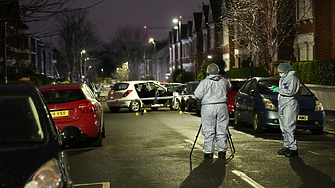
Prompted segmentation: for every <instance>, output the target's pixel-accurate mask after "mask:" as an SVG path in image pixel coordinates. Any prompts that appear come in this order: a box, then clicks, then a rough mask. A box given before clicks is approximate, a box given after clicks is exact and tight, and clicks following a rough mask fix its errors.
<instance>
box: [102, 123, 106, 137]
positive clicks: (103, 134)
mask: <svg viewBox="0 0 335 188" xmlns="http://www.w3.org/2000/svg"><path fill="white" fill-rule="evenodd" d="M105 127H106V126H105V123H104V124H103V127H102V138H105V137H106V129H105Z"/></svg>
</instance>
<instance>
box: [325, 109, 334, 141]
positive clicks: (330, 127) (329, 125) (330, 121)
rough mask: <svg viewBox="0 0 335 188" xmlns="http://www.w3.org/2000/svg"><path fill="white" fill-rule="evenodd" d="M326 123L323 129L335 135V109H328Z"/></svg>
mask: <svg viewBox="0 0 335 188" xmlns="http://www.w3.org/2000/svg"><path fill="white" fill-rule="evenodd" d="M325 113H326V124H325V127H324V128H323V131H324V132H325V133H326V134H333V135H335V111H330V110H326V111H325Z"/></svg>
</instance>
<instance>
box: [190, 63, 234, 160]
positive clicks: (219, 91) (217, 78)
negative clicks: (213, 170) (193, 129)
mask: <svg viewBox="0 0 335 188" xmlns="http://www.w3.org/2000/svg"><path fill="white" fill-rule="evenodd" d="M219 71H220V69H219V67H218V66H217V65H216V64H215V63H212V64H210V65H208V67H207V73H208V74H209V76H207V77H206V78H205V79H204V80H202V81H201V82H200V83H199V85H198V87H197V89H196V90H195V91H194V95H195V97H196V98H197V99H199V100H200V101H201V105H202V106H201V123H202V134H203V135H204V137H205V141H204V144H205V156H204V157H205V158H207V159H212V158H213V153H214V150H215V141H214V139H216V144H217V151H218V155H219V158H226V151H227V148H228V146H227V134H228V126H229V113H228V107H227V104H226V102H227V100H228V98H227V92H229V91H230V90H231V88H232V84H231V83H230V81H229V79H228V78H227V77H225V76H221V75H219V74H218V73H219Z"/></svg>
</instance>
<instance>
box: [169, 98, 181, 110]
mask: <svg viewBox="0 0 335 188" xmlns="http://www.w3.org/2000/svg"><path fill="white" fill-rule="evenodd" d="M170 109H171V110H179V109H180V101H179V99H175V100H174V101H172V104H171V105H170Z"/></svg>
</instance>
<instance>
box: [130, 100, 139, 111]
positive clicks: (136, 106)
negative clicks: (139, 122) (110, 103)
mask: <svg viewBox="0 0 335 188" xmlns="http://www.w3.org/2000/svg"><path fill="white" fill-rule="evenodd" d="M140 109H141V103H140V101H132V102H131V103H130V105H129V110H130V111H131V112H138V111H140Z"/></svg>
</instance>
